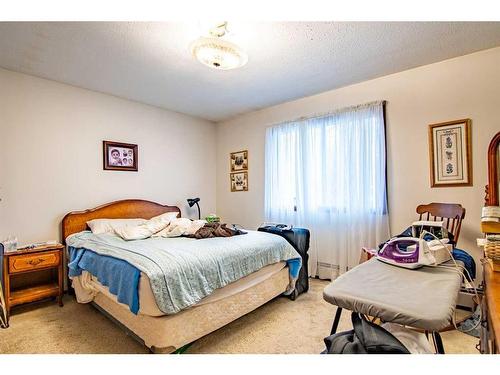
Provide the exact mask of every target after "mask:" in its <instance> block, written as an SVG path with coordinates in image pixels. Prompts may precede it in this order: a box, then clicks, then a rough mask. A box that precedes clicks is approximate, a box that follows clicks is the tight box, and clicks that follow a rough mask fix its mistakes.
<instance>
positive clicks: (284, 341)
mask: <svg viewBox="0 0 500 375" xmlns="http://www.w3.org/2000/svg"><path fill="white" fill-rule="evenodd" d="M326 285H327V282H325V281H320V280H311V289H310V291H309V293H306V294H303V295H301V296H299V298H298V299H297V300H296V301H290V300H288V299H287V298H277V299H275V300H273V301H271V302H269V303H267V304H266V305H264V306H262V307H261V308H259V309H257V310H255V311H253V312H252V313H250V314H248V315H246V316H244V317H242V318H240V319H238V320H236V321H234V322H233V323H231V324H229V325H227V326H225V327H223V328H221V329H219V330H218V331H216V332H214V333H212V334H210V335H208V336H205V337H203V338H201V339H200V340H198V341H196V342H195V343H194V344H193V345H192V346H191V347H190V348H189V349H188V351H187V352H188V353H319V352H321V351H322V350H323V349H324V344H323V338H324V337H325V336H326V335H328V333H329V331H330V328H331V324H332V320H333V315H334V312H335V307H334V306H332V305H330V304H328V303H326V302H324V301H323V298H322V291H323V288H324V287H325V286H326ZM64 302H65V305H64V307H62V308H60V307H58V306H57V305H56V304H55V303H50V302H47V303H40V304H36V305H31V306H26V307H21V308H19V309H17V310H14V312H13V315H12V317H11V320H10V328H8V329H3V330H2V329H0V353H148V350H147V349H146V348H145V347H143V346H142V345H141V344H139V343H138V342H136V341H135V340H134V339H133V338H131V337H129V336H127V335H126V334H125V333H124V332H123V331H122V330H120V329H119V328H118V327H117V326H116V325H115V324H114V323H112V322H111V321H110V320H109V319H107V318H106V317H105V316H103V315H102V314H101V313H99V312H98V311H97V310H96V309H94V308H93V307H92V306H91V305H82V304H78V303H76V301H75V300H74V299H73V297H71V296H66V297H65V300H64ZM350 328H351V324H350V315H349V314H348V313H344V314H342V320H341V323H340V326H339V331H340V330H347V329H350ZM442 337H443V341H444V346H445V350H446V352H447V353H475V354H477V353H478V352H477V350H476V349H475V345H476V344H477V342H478V339H476V338H474V337H471V336H468V335H466V334H463V333H461V332H458V331H450V332H445V333H443V334H442Z"/></svg>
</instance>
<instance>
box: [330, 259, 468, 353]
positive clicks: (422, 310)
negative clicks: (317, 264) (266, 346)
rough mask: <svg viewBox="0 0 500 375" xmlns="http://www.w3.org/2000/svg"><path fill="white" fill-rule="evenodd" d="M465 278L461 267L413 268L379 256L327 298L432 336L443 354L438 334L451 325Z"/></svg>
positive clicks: (335, 286)
mask: <svg viewBox="0 0 500 375" xmlns="http://www.w3.org/2000/svg"><path fill="white" fill-rule="evenodd" d="M461 282H462V276H461V274H460V273H459V272H457V270H456V269H454V268H452V267H450V268H441V267H440V268H436V267H422V268H420V269H417V270H410V269H405V268H401V267H396V266H392V265H389V264H386V263H382V262H380V261H379V260H377V259H375V258H373V259H371V260H369V261H367V262H364V263H362V264H360V265H359V266H356V267H355V268H353V269H352V270H350V271H349V272H347V273H345V274H343V275H341V276H340V277H338V278H337V279H336V280H335V281H333V282H332V283H330V284H329V285H328V286H327V287H326V288H325V289H324V291H323V298H324V299H325V300H326V301H327V302H329V303H331V304H333V305H336V306H338V309H337V313H336V316H335V320H334V324H333V327H332V334H333V333H336V331H337V326H338V323H339V320H340V314H341V312H342V309H347V310H350V311H354V312H359V313H362V314H366V315H369V316H372V317H377V318H380V319H381V320H383V321H384V322H392V323H398V324H402V325H406V326H410V327H414V328H420V329H422V330H424V331H427V332H432V333H433V335H434V338H435V343H436V350H437V352H442V353H444V348H443V347H442V342H441V338H440V336H439V333H438V331H439V330H441V329H443V328H446V327H448V326H449V325H450V323H451V322H452V319H453V314H454V312H455V306H456V304H457V299H458V292H459V291H460V285H461Z"/></svg>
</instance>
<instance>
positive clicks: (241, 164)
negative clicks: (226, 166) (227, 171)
mask: <svg viewBox="0 0 500 375" xmlns="http://www.w3.org/2000/svg"><path fill="white" fill-rule="evenodd" d="M230 162H231V172H238V171H247V170H248V150H244V151H237V152H231V156H230Z"/></svg>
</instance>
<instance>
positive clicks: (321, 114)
mask: <svg viewBox="0 0 500 375" xmlns="http://www.w3.org/2000/svg"><path fill="white" fill-rule="evenodd" d="M386 103H387V101H386V100H374V101H372V102H368V103H363V104H358V105H353V106H350V107H344V108H339V109H336V110H334V111H330V112H322V113H316V114H312V115H309V116H301V117H298V118H295V119H292V120H286V121H282V122H279V123H276V124H273V125H271V126H270V127H274V126H280V125H283V124H287V123H290V122H296V121H305V120H312V119H315V118H320V117H327V116H333V115H336V114H339V113H343V112H349V111H353V110H355V109H360V108H363V107H370V106H373V105H377V104H381V105H385V104H386Z"/></svg>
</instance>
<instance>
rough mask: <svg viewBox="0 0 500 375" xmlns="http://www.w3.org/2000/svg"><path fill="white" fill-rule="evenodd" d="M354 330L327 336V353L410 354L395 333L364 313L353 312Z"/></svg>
mask: <svg viewBox="0 0 500 375" xmlns="http://www.w3.org/2000/svg"><path fill="white" fill-rule="evenodd" d="M351 320H352V326H353V328H354V329H353V330H351V331H346V332H339V333H336V334H334V335H331V336H328V337H326V338H325V344H326V351H325V352H323V353H327V354H410V352H409V351H408V349H406V347H405V346H404V345H403V344H402V343H401V341H399V340H398V339H397V338H396V337H394V335H392V334H391V333H390V332H388V331H386V330H385V329H384V328H382V327H381V326H379V325H377V324H374V323H372V322H370V321H368V320H367V319H366V318H365V317H364V316H363V315H361V314H359V313H355V312H353V313H352V314H351Z"/></svg>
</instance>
